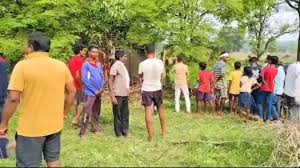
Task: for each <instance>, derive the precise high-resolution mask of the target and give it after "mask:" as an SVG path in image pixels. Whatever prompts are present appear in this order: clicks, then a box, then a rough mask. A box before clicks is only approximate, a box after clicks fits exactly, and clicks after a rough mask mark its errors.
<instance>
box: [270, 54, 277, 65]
mask: <svg viewBox="0 0 300 168" xmlns="http://www.w3.org/2000/svg"><path fill="white" fill-rule="evenodd" d="M270 62H271V64H273V65H277V64H278V57H277V56H272V57H271V58H270Z"/></svg>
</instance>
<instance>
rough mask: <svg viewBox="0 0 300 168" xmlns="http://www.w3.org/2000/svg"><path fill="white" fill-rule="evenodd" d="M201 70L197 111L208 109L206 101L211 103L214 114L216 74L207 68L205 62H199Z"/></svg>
mask: <svg viewBox="0 0 300 168" xmlns="http://www.w3.org/2000/svg"><path fill="white" fill-rule="evenodd" d="M199 68H200V72H199V75H198V82H199V88H198V95H197V101H198V103H197V104H198V106H197V111H198V112H201V111H206V103H209V104H210V106H211V109H212V112H213V114H216V111H215V107H214V95H213V93H214V74H213V73H212V72H210V71H207V70H206V64H205V63H204V62H200V63H199Z"/></svg>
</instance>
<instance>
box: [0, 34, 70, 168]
mask: <svg viewBox="0 0 300 168" xmlns="http://www.w3.org/2000/svg"><path fill="white" fill-rule="evenodd" d="M49 50H50V39H49V38H48V37H47V36H45V35H43V34H42V33H38V32H35V33H32V34H30V35H29V39H28V48H27V52H28V53H29V54H28V55H27V57H26V59H24V60H22V61H19V62H18V63H17V65H16V66H15V67H14V70H13V72H12V74H11V78H10V82H9V86H8V90H9V95H8V97H7V99H6V102H5V106H4V111H3V118H2V122H1V125H0V136H3V135H6V134H7V132H8V123H9V120H10V118H11V117H12V115H13V113H14V112H15V111H16V109H17V107H18V105H19V104H20V106H19V108H18V109H19V110H18V111H19V117H18V118H19V121H18V129H17V133H16V161H17V167H40V166H41V163H42V158H44V159H45V161H46V162H47V166H48V167H59V157H60V137H61V130H62V129H63V123H64V118H66V116H67V113H68V112H69V111H70V108H71V106H72V103H73V101H74V97H75V93H76V88H75V86H74V83H73V78H72V75H71V73H70V71H69V69H68V67H67V66H66V65H65V63H63V62H61V61H58V60H55V59H53V58H50V57H49V53H48V52H49ZM53 82H54V83H53ZM65 90H66V91H67V93H68V94H67V97H66V98H65ZM64 101H65V103H64Z"/></svg>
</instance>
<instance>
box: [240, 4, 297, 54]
mask: <svg viewBox="0 0 300 168" xmlns="http://www.w3.org/2000/svg"><path fill="white" fill-rule="evenodd" d="M280 5H281V3H279V2H278V1H276V0H256V1H248V0H245V1H244V6H245V7H244V10H245V15H246V16H245V17H244V18H243V21H242V24H243V26H245V27H246V28H247V29H248V32H249V35H250V38H251V39H252V40H251V44H252V47H253V51H254V52H255V53H256V55H257V57H258V58H260V57H261V56H262V55H264V54H265V53H266V52H268V51H270V49H271V48H272V44H274V42H275V40H276V39H277V38H279V37H281V36H283V35H285V34H288V33H291V32H294V31H296V29H297V28H296V27H295V26H293V25H290V24H288V23H287V24H283V25H278V26H277V27H274V26H273V25H272V24H271V18H272V16H273V15H274V14H275V13H276V12H278V10H279V7H280Z"/></svg>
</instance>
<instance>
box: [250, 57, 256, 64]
mask: <svg viewBox="0 0 300 168" xmlns="http://www.w3.org/2000/svg"><path fill="white" fill-rule="evenodd" d="M256 61H258V59H257V58H256V57H251V58H250V59H249V62H250V63H251V62H256Z"/></svg>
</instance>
